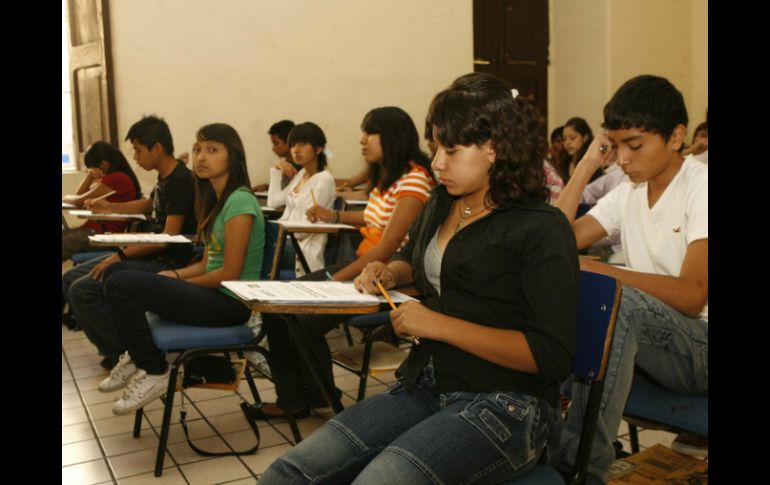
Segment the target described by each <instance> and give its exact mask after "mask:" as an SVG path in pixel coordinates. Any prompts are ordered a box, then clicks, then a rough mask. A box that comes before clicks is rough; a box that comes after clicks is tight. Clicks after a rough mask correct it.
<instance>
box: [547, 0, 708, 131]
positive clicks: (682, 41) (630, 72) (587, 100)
mask: <svg viewBox="0 0 770 485" xmlns="http://www.w3.org/2000/svg"><path fill="white" fill-rule="evenodd" d="M550 7H551V9H550V15H551V66H550V69H549V78H548V80H549V89H548V95H549V110H548V118H549V130H550V129H552V128H554V127H556V126H559V125H561V124H563V123H564V122H565V121H567V119H569V118H570V117H572V116H582V117H583V118H585V119H586V120H587V121H588V122H589V124H590V125H591V127H592V128H593V130H594V132H597V131H599V130H601V126H600V124H601V121H602V109H603V107H604V104H605V103H606V102H607V101H608V100H609V98H610V97H611V96H612V94H613V93H614V92H615V90H617V88H618V87H620V85H621V84H623V83H624V82H625V81H627V80H628V79H630V78H632V77H634V76H637V75H639V74H655V75H659V76H664V77H666V78H668V79H669V80H670V81H671V82H672V83H674V85H675V86H677V88H679V90H680V91H681V92H682V94H683V96H684V98H685V103H686V105H687V108H688V113H689V114H690V121H691V125H692V126H691V127H690V129H691V130H692V129H694V127H695V125H697V123H699V122H700V121H703V120H704V119H705V112H706V107H707V106H708V2H707V0H569V1H567V0H551V4H550Z"/></svg>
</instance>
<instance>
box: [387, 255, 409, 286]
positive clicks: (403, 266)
mask: <svg viewBox="0 0 770 485" xmlns="http://www.w3.org/2000/svg"><path fill="white" fill-rule="evenodd" d="M388 268H390V269H391V270H393V272H394V273H395V275H396V286H405V285H409V284H411V283H414V274H413V273H412V265H411V264H409V263H407V262H406V261H391V262H390V263H388Z"/></svg>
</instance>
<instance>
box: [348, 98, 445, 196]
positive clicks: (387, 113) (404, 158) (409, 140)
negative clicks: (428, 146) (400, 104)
mask: <svg viewBox="0 0 770 485" xmlns="http://www.w3.org/2000/svg"><path fill="white" fill-rule="evenodd" d="M361 130H363V131H365V132H366V133H368V134H370V135H380V144H381V145H382V161H381V162H380V163H370V164H369V191H370V192H371V190H372V189H374V188H375V187H377V188H379V189H380V191H381V192H384V191H385V190H387V189H388V187H390V186H391V185H393V184H394V183H395V182H396V181H397V180H398V179H399V178H401V176H402V175H404V174H405V173H407V172H408V171H409V170H411V167H410V166H409V162H414V163H415V164H417V165H419V166H421V167H423V168H425V170H426V171H427V172H428V174H430V176H431V178H432V177H433V173H432V172H431V170H430V160H429V159H428V155H426V154H425V152H423V151H422V150H420V135H418V134H417V127H415V126H414V121H412V118H411V117H410V116H409V114H408V113H407V112H406V111H404V110H402V109H401V108H397V107H395V106H385V107H382V108H374V109H373V110H371V111H369V112H368V113H366V116H364V120H363V121H362V122H361Z"/></svg>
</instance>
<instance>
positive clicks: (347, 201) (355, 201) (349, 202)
mask: <svg viewBox="0 0 770 485" xmlns="http://www.w3.org/2000/svg"><path fill="white" fill-rule="evenodd" d="M368 203H369V200H368V199H366V200H363V199H345V204H347V205H360V206H365V205H366V204H368Z"/></svg>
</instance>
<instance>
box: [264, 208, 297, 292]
mask: <svg viewBox="0 0 770 485" xmlns="http://www.w3.org/2000/svg"><path fill="white" fill-rule="evenodd" d="M278 231H279V226H278V224H273V223H271V222H267V221H265V250H264V251H265V252H264V253H263V254H262V271H260V274H259V277H260V278H261V279H263V280H266V279H270V271H271V270H272V269H273V258H274V256H275V249H276V247H277V245H278ZM282 256H283V257H282V258H281V261H280V262H279V264H278V274H277V275H276V279H279V280H293V279H295V278H296V277H297V276H296V274H295V271H294V248H293V247H292V246H291V244H285V245H284V250H283V255H282Z"/></svg>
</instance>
